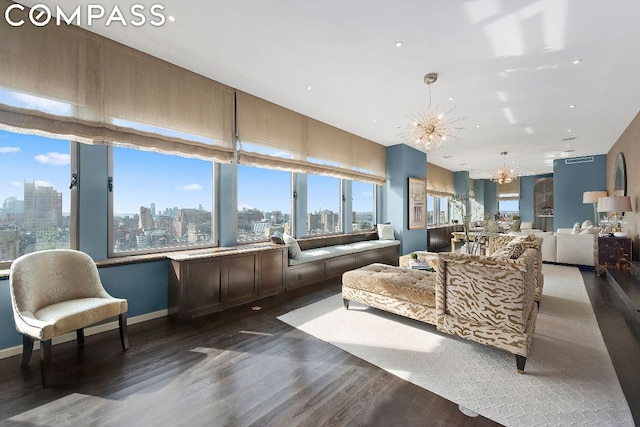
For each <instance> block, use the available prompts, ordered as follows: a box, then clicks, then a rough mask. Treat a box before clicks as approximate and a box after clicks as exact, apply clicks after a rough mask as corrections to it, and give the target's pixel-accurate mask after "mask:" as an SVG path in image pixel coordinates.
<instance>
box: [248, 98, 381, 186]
mask: <svg viewBox="0 0 640 427" xmlns="http://www.w3.org/2000/svg"><path fill="white" fill-rule="evenodd" d="M236 111H237V113H236V114H237V129H238V139H239V140H240V150H239V155H238V162H239V163H242V164H252V165H254V166H261V167H270V168H277V169H284V170H290V171H295V172H302V173H314V174H322V175H331V176H336V177H340V178H346V179H356V180H359V181H365V182H372V183H376V184H382V183H384V182H385V180H386V170H385V167H386V148H385V147H384V146H382V145H380V144H377V143H375V142H373V141H369V140H367V139H364V138H361V137H359V136H356V135H353V134H351V133H348V132H345V131H343V130H341V129H338V128H335V127H333V126H330V125H327V124H326V123H322V122H320V121H318V120H314V119H311V118H309V117H307V116H304V115H302V114H299V113H296V112H294V111H291V110H288V109H286V108H284V107H281V106H279V105H276V104H273V103H271V102H268V101H265V100H263V99H260V98H257V97H255V96H253V95H249V94H247V93H244V92H241V91H236ZM249 146H251V148H249ZM256 146H258V147H262V148H264V150H261V151H260V150H255V147H256ZM256 151H259V152H256Z"/></svg>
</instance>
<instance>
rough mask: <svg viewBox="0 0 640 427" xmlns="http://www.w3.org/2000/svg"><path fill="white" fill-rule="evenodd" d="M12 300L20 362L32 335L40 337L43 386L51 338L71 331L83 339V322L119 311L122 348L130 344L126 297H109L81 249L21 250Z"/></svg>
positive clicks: (28, 351) (28, 349)
mask: <svg viewBox="0 0 640 427" xmlns="http://www.w3.org/2000/svg"><path fill="white" fill-rule="evenodd" d="M9 285H10V289H11V305H12V308H13V317H14V320H15V325H16V329H17V331H18V332H20V333H21V334H22V337H23V338H22V343H23V352H22V364H21V366H22V368H23V369H26V368H28V367H29V361H30V359H31V353H32V352H33V343H34V340H36V339H37V340H40V376H41V379H42V385H43V386H44V387H46V386H47V381H46V379H47V378H46V373H47V371H48V370H49V366H50V364H51V339H52V338H55V337H58V336H61V335H63V334H66V333H68V332H72V331H76V338H77V342H78V345H83V344H84V328H85V327H87V326H90V325H93V324H95V323H98V322H101V321H103V320H107V319H109V318H113V317H116V316H117V317H118V320H119V326H120V342H121V344H122V348H123V349H124V350H126V349H127V348H129V339H128V336H127V300H126V299H121V298H114V297H112V296H111V295H109V294H108V293H107V292H106V291H105V290H104V287H103V286H102V282H101V281H100V276H99V275H98V268H97V266H96V264H95V262H94V261H93V259H92V258H91V257H90V256H89V255H87V254H86V253H84V252H80V251H76V250H70V249H53V250H46V251H39V252H34V253H30V254H27V255H23V256H21V257H19V258H17V259H16V260H15V261H13V263H12V264H11V272H10V276H9Z"/></svg>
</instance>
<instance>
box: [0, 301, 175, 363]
mask: <svg viewBox="0 0 640 427" xmlns="http://www.w3.org/2000/svg"><path fill="white" fill-rule="evenodd" d="M168 312H169V311H168V310H166V309H165V310H158V311H154V312H151V313H145V314H141V315H139V316H134V317H131V318H128V319H127V325H129V326H131V325H135V324H136V323H142V322H146V321H149V320H153V319H159V318H161V317H167V314H168ZM114 329H118V321H117V320H115V321H112V322H107V323H101V324H99V325H95V326H91V327H89V328H86V329H85V330H84V334H85V336H89V335H95V334H99V333H102V332H107V331H112V330H114ZM75 339H76V333H75V332H69V333H68V334H64V335H61V336H59V337H56V338H54V339H53V340H52V343H53V344H54V345H55V344H60V343H63V342H67V341H74V340H75ZM33 348H34V350H37V349H39V348H40V342H39V341H36V342H35V343H34V345H33ZM18 354H22V345H17V346H15V347H9V348H3V349H1V350H0V359H6V358H7V357H12V356H16V355H18Z"/></svg>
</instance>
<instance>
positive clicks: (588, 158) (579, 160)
mask: <svg viewBox="0 0 640 427" xmlns="http://www.w3.org/2000/svg"><path fill="white" fill-rule="evenodd" d="M592 162H593V156H584V157H574V158H572V159H565V160H564V163H565V164H566V165H575V164H577V163H592Z"/></svg>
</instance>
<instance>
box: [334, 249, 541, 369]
mask: <svg viewBox="0 0 640 427" xmlns="http://www.w3.org/2000/svg"><path fill="white" fill-rule="evenodd" d="M514 242H515V243H512V244H510V245H506V244H505V245H504V246H502V247H500V248H498V249H496V250H495V251H494V254H496V255H499V256H484V255H469V254H457V253H439V254H438V255H437V268H436V272H435V273H431V272H427V271H420V270H411V269H406V268H402V267H394V266H388V265H384V264H372V265H369V266H366V267H362V268H359V269H357V270H352V271H348V272H346V273H344V274H343V276H342V298H343V300H344V305H345V307H346V308H347V309H348V308H349V302H350V301H355V302H359V303H362V304H365V305H369V306H372V307H376V308H379V309H382V310H385V311H389V312H392V313H396V314H400V315H403V316H406V317H410V318H413V319H417V320H420V321H423V322H426V323H430V324H433V325H435V326H436V328H437V329H438V330H439V331H442V332H446V333H448V334H451V335H456V336H459V337H462V338H466V339H469V340H472V341H476V342H478V343H481V344H485V345H489V346H492V347H496V348H499V349H501V350H506V351H508V352H510V353H513V354H514V355H515V356H516V365H517V368H518V372H520V373H522V372H524V366H525V363H526V357H527V355H528V354H529V349H530V346H531V339H532V336H533V331H534V328H535V322H536V317H537V314H538V306H537V305H536V304H534V302H535V295H536V285H537V281H538V277H539V275H538V273H537V265H538V264H539V263H540V262H539V261H538V260H539V256H540V252H539V246H538V247H536V242H537V241H535V240H534V241H528V242H522V241H514ZM537 243H539V242H537ZM495 245H496V247H498V244H497V243H495ZM516 246H517V248H516V249H515V250H514V247H516ZM499 249H502V252H504V253H509V254H511V255H510V256H500V253H499V252H498V250H499ZM512 256H515V258H512ZM540 276H541V273H540Z"/></svg>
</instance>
